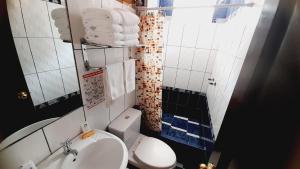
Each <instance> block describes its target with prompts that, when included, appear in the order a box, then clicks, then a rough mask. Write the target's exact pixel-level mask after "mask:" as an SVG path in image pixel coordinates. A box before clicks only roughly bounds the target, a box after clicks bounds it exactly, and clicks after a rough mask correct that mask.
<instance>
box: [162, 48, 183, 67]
mask: <svg viewBox="0 0 300 169" xmlns="http://www.w3.org/2000/svg"><path fill="white" fill-rule="evenodd" d="M179 54H180V47H176V46H167V51H166V60H165V66H167V67H177V64H178V60H179Z"/></svg>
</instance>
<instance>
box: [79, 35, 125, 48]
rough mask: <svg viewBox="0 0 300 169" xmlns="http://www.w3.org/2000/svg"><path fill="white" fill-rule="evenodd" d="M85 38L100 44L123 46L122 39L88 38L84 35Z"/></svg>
mask: <svg viewBox="0 0 300 169" xmlns="http://www.w3.org/2000/svg"><path fill="white" fill-rule="evenodd" d="M85 40H86V41H87V42H90V43H96V44H101V45H109V46H123V45H125V43H124V41H121V40H112V39H103V38H102V37H100V38H89V37H85Z"/></svg>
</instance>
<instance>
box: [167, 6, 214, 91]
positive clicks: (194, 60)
mask: <svg viewBox="0 0 300 169" xmlns="http://www.w3.org/2000/svg"><path fill="white" fill-rule="evenodd" d="M214 3H215V1H211V0H210V1H208V0H204V1H194V0H188V1H174V4H173V6H175V7H180V6H197V5H204V4H214ZM213 11H214V9H213V8H197V9H178V10H173V15H172V17H167V18H166V20H165V32H164V40H165V43H164V44H165V50H164V58H163V66H164V75H163V86H168V87H175V88H180V89H188V90H192V91H198V92H201V93H203V94H205V93H206V90H207V86H208V81H207V79H208V78H209V77H210V75H211V73H212V67H213V63H214V60H215V56H216V52H217V49H218V44H217V42H218V41H217V39H216V34H217V33H218V29H219V27H220V24H219V23H218V24H216V23H211V21H212V14H213Z"/></svg>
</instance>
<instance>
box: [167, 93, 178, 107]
mask: <svg viewBox="0 0 300 169" xmlns="http://www.w3.org/2000/svg"><path fill="white" fill-rule="evenodd" d="M177 96H178V91H176V90H171V91H170V92H169V99H168V103H172V104H177Z"/></svg>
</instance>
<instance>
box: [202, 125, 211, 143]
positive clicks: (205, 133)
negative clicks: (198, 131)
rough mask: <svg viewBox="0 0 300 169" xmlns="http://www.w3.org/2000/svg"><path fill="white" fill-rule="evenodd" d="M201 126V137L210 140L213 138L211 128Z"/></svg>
mask: <svg viewBox="0 0 300 169" xmlns="http://www.w3.org/2000/svg"><path fill="white" fill-rule="evenodd" d="M202 128H203V134H202V137H205V138H208V139H210V140H213V134H212V132H211V128H208V127H202Z"/></svg>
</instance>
